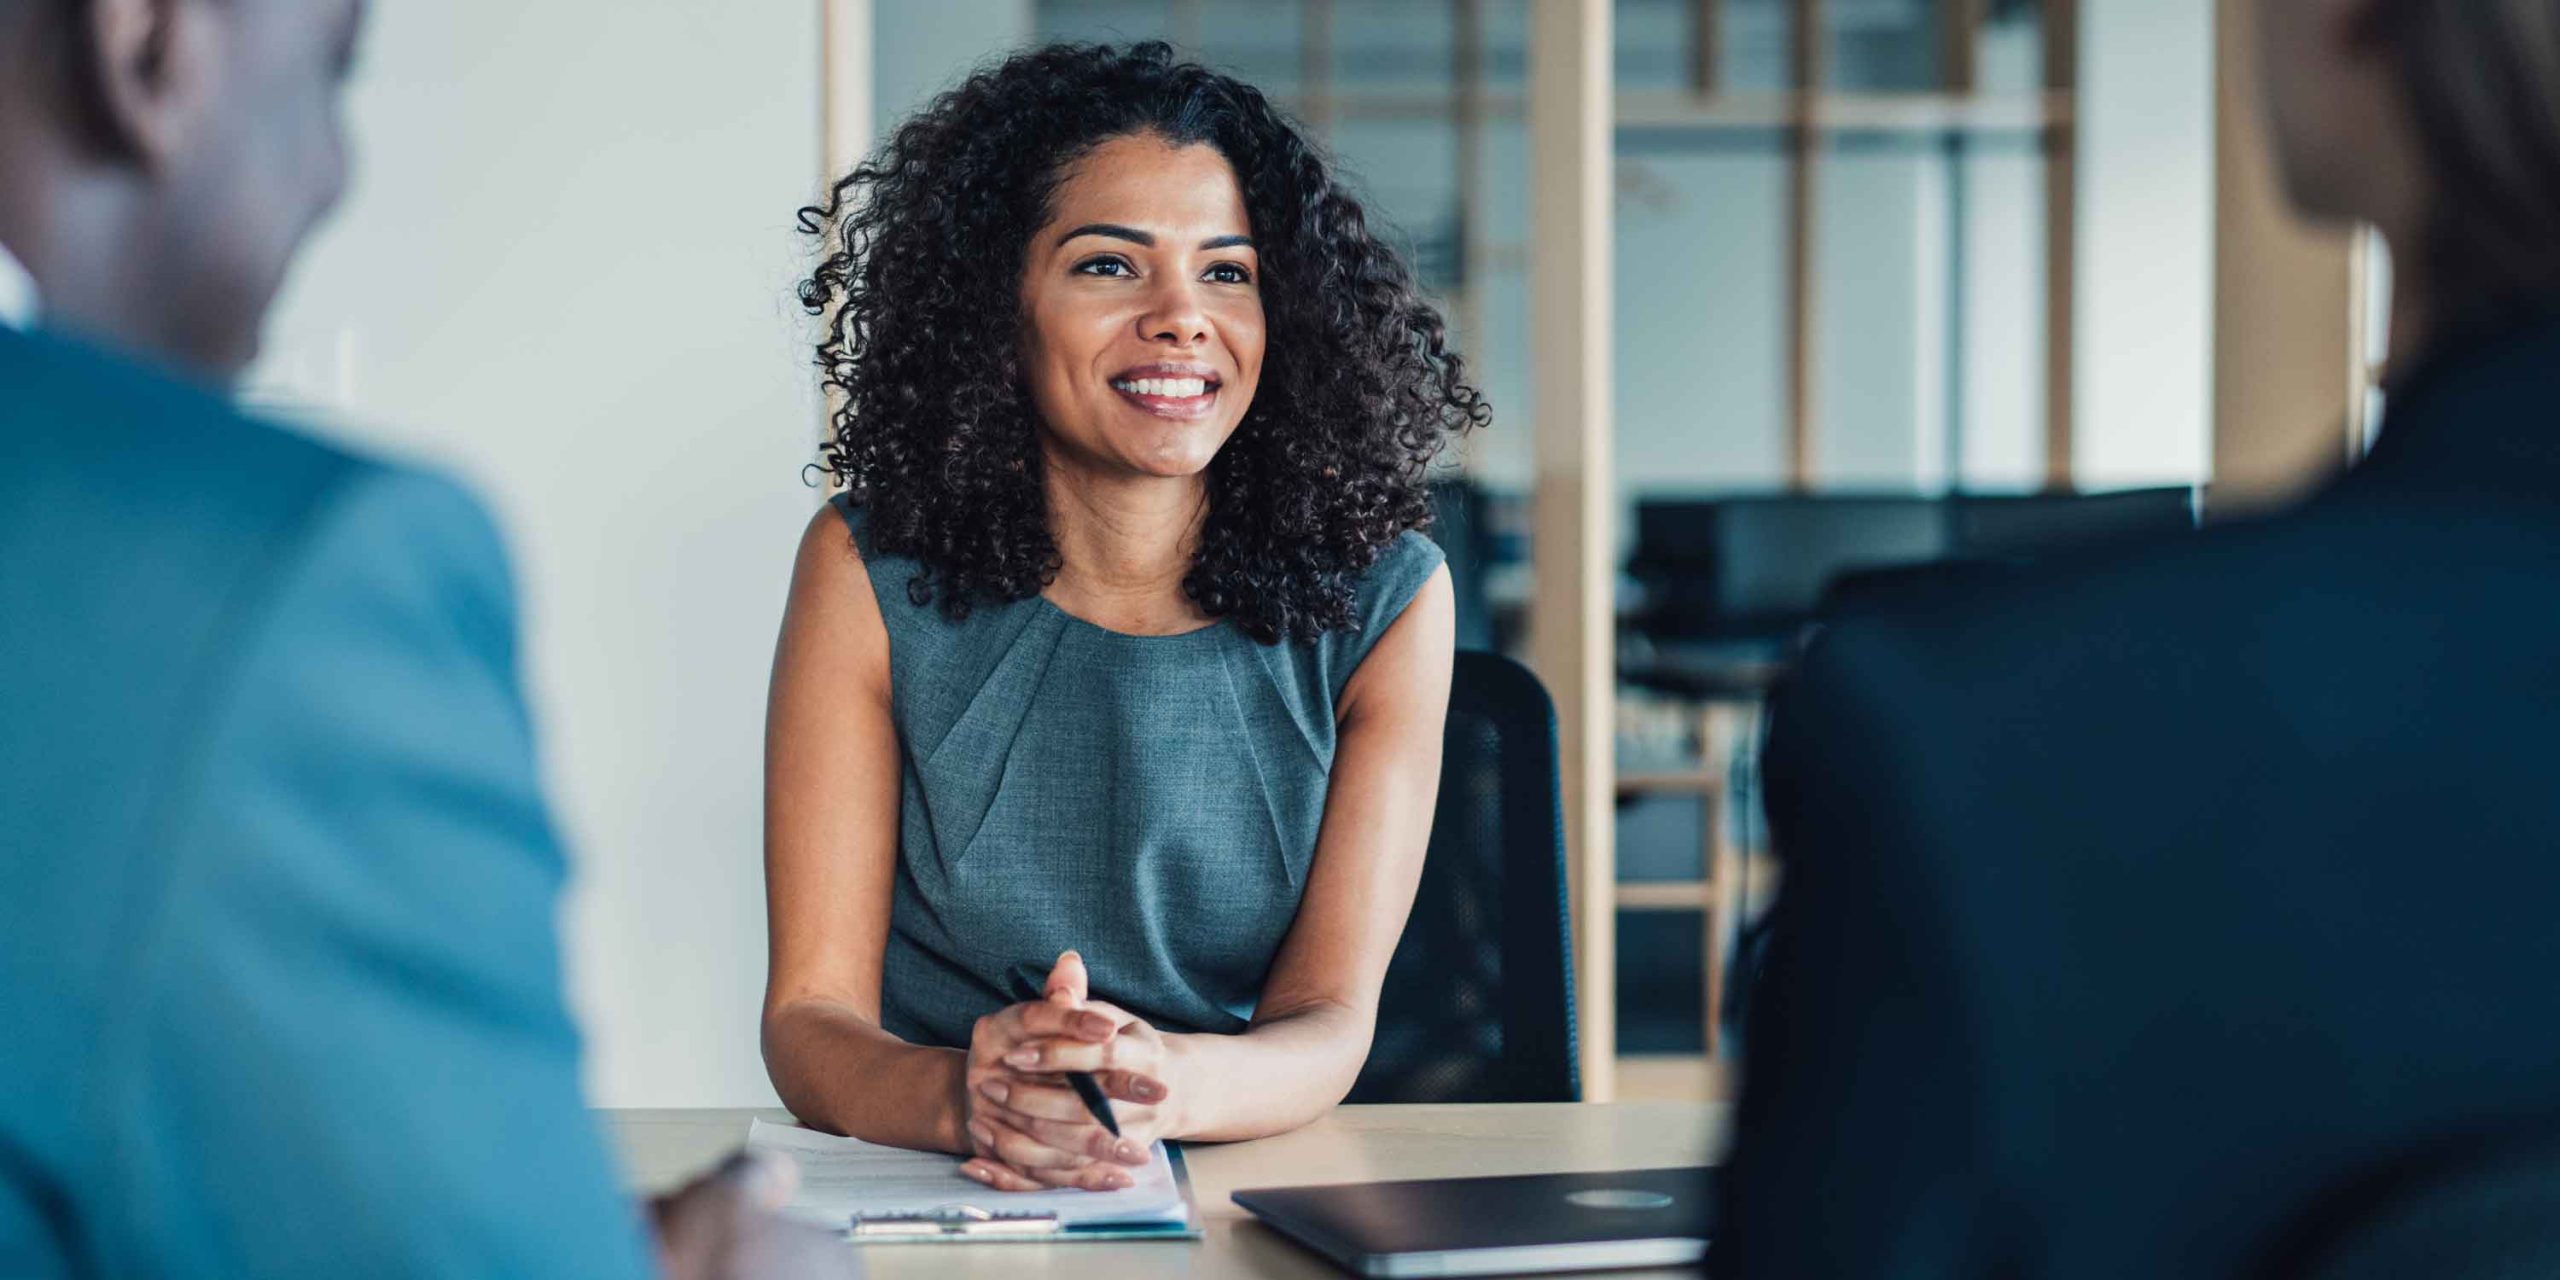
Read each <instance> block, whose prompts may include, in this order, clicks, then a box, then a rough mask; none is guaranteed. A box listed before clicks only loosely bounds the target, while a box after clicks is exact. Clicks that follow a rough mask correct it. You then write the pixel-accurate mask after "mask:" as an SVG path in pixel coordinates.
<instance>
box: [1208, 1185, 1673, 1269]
mask: <svg viewBox="0 0 2560 1280" xmlns="http://www.w3.org/2000/svg"><path fill="white" fill-rule="evenodd" d="M1233 1199H1234V1200H1235V1202H1236V1203H1237V1204H1238V1205H1241V1206H1243V1207H1244V1208H1245V1209H1247V1210H1249V1211H1250V1212H1252V1213H1253V1214H1254V1216H1256V1217H1259V1218H1261V1219H1262V1220H1263V1221H1264V1222H1266V1223H1268V1224H1270V1226H1271V1228H1272V1229H1273V1230H1275V1231H1278V1232H1280V1233H1281V1234H1282V1235H1285V1236H1288V1237H1289V1238H1291V1239H1293V1240H1296V1241H1297V1242H1298V1243H1300V1244H1302V1245H1305V1246H1306V1247H1308V1248H1310V1249H1313V1250H1315V1251H1316V1252H1317V1253H1320V1254H1323V1255H1324V1256H1326V1257H1328V1258H1331V1259H1332V1260H1333V1261H1334V1262H1336V1263H1337V1264H1339V1265H1341V1266H1342V1267H1344V1268H1346V1269H1348V1270H1349V1271H1351V1272H1352V1273H1353V1274H1356V1275H1363V1276H1381V1277H1405V1276H1491V1275H1517V1274H1523V1273H1530V1272H1545V1271H1582V1270H1592V1269H1597V1268H1603V1267H1643V1266H1682V1265H1687V1264H1690V1263H1695V1262H1697V1261H1699V1260H1701V1259H1703V1258H1705V1257H1706V1252H1707V1240H1708V1237H1709V1234H1710V1231H1711V1228H1712V1227H1713V1226H1714V1216H1715V1202H1716V1173H1715V1171H1714V1170H1713V1169H1709V1168H1678V1169H1635V1170H1628V1171H1625V1172H1618V1173H1540V1174H1526V1175H1518V1176H1513V1177H1502V1178H1441V1179H1432V1180H1428V1181H1419V1182H1364V1183H1352V1184H1348V1185H1343V1186H1329V1187H1264V1188H1256V1189H1253V1190H1248V1191H1238V1192H1236V1193H1235V1195H1234V1197H1233Z"/></svg>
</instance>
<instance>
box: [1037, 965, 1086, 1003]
mask: <svg viewBox="0 0 2560 1280" xmlns="http://www.w3.org/2000/svg"><path fill="white" fill-rule="evenodd" d="M1085 987H1086V979H1085V971H1084V957H1083V956H1080V955H1077V954H1076V953H1075V952H1072V951H1062V952H1060V953H1058V963H1056V964H1055V965H1052V966H1050V969H1049V982H1048V985H1047V987H1046V988H1045V989H1044V990H1043V991H1042V992H1041V998H1042V999H1044V1000H1047V1001H1049V1002H1050V1003H1053V1004H1059V1005H1064V1006H1066V1007H1067V1008H1070V1009H1079V1008H1082V1007H1084V999H1085V995H1086V990H1085Z"/></svg>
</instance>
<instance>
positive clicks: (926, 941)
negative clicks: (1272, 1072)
mask: <svg viewBox="0 0 2560 1280" xmlns="http://www.w3.org/2000/svg"><path fill="white" fill-rule="evenodd" d="M836 508H837V510H839V511H841V512H842V513H843V514H844V517H845V522H846V524H847V525H848V526H850V527H851V529H852V530H853V535H854V539H855V542H856V545H857V546H858V547H859V549H860V550H861V552H862V557H863V561H864V564H865V566H866V568H867V569H868V570H869V572H870V575H871V585H872V592H873V594H874V595H875V596H877V597H878V598H879V601H880V616H881V618H882V620H883V621H884V622H886V623H887V625H888V632H889V668H890V671H889V681H890V707H891V716H892V718H893V719H894V720H895V722H896V724H897V729H898V749H899V754H900V757H901V760H902V764H903V768H902V772H903V773H904V775H905V776H904V782H903V794H904V798H903V801H902V810H903V811H902V813H901V814H900V827H899V845H898V873H897V880H896V888H895V890H894V896H893V899H892V902H891V907H890V917H889V950H888V958H887V967H886V969H885V971H884V973H883V975H882V992H881V998H882V1008H881V1012H882V1022H883V1025H884V1026H886V1028H887V1029H888V1030H889V1032H890V1033H891V1034H894V1035H896V1036H899V1037H900V1038H902V1039H905V1040H908V1041H910V1042H913V1043H918V1044H936V1045H948V1046H952V1047H960V1046H965V1045H967V1044H968V1043H969V1028H970V1024H971V1023H973V1022H975V1021H976V1020H977V1019H978V1018H979V1016H981V1015H983V1014H987V1013H991V1012H994V1011H995V1010H997V1009H1000V1008H1002V1007H1004V1006H1006V1005H1009V1004H1015V1003H1019V1002H1021V1001H1025V1000H1036V999H1038V998H1039V997H1040V988H1041V980H1042V979H1044V978H1046V977H1047V976H1048V973H1049V966H1050V964H1051V962H1053V961H1054V960H1056V959H1057V956H1058V953H1059V952H1061V951H1065V950H1068V949H1070V948H1072V949H1074V950H1077V951H1080V952H1082V953H1083V955H1084V958H1085V964H1086V965H1087V967H1088V968H1089V969H1090V971H1091V973H1092V978H1093V993H1094V995H1095V996H1097V997H1099V998H1101V999H1105V1000H1109V1001H1111V1002H1112V1003H1114V1004H1117V1005H1120V1006H1121V1007H1123V1008H1125V1009H1127V1010H1129V1011H1130V1012H1131V1013H1133V1014H1136V1015H1138V1016H1139V1017H1141V1018H1144V1019H1146V1020H1147V1021H1148V1022H1149V1023H1151V1024H1153V1025H1154V1026H1156V1027H1157V1028H1159V1029H1161V1030H1164V1031H1170V1032H1201V1031H1207V1032H1221V1033H1233V1032H1237V1031H1241V1030H1243V1029H1244V1027H1245V1024H1246V1022H1247V1020H1249V1019H1250V1018H1251V1017H1252V1016H1253V1009H1254V1003H1255V1001H1256V1000H1258V999H1259V998H1260V996H1261V992H1262V982H1263V977H1264V975H1265V974H1266V973H1267V972H1268V971H1269V969H1270V967H1271V957H1272V955H1273V954H1274V953H1275V952H1277V951H1278V950H1279V947H1280V939H1281V937H1282V936H1283V935H1284V934H1286V933H1287V932H1288V930H1289V924H1290V922H1291V921H1292V920H1293V919H1295V918H1296V916H1297V912H1298V898H1299V894H1300V892H1301V891H1302V890H1303V889H1304V887H1305V885H1306V876H1307V867H1308V864H1309V862H1310V861H1311V860H1312V859H1313V857H1314V855H1315V845H1316V828H1317V826H1318V825H1319V823H1321V821H1322V820H1323V817H1324V800H1325V788H1326V784H1327V782H1328V780H1329V775H1330V771H1331V769H1332V766H1333V749H1334V723H1333V708H1334V704H1335V703H1336V701H1337V700H1338V699H1339V697H1340V695H1341V693H1342V686H1343V683H1344V682H1345V681H1346V680H1348V679H1350V677H1351V672H1352V671H1353V669H1354V668H1356V667H1358V666H1359V665H1360V660H1361V658H1362V657H1364V656H1366V655H1367V653H1368V651H1369V647H1370V646H1371V645H1372V644H1374V643H1376V641H1377V638H1378V637H1379V636H1380V635H1383V634H1384V633H1385V632H1386V630H1387V627H1388V625H1389V624H1391V623H1393V622H1394V621H1395V619H1396V617H1397V616H1398V615H1399V614H1401V613H1402V612H1403V611H1404V607H1405V605H1406V604H1407V603H1408V602H1410V601H1411V600H1412V599H1413V596H1414V593H1415V592H1416V591H1418V590H1420V589H1421V587H1422V584H1423V583H1424V582H1425V581H1426V580H1428V579H1429V578H1430V576H1431V573H1432V571H1433V570H1434V569H1436V568H1438V567H1439V564H1440V559H1441V557H1440V549H1439V548H1438V547H1437V546H1435V545H1433V544H1432V542H1431V541H1430V540H1429V539H1427V538H1425V537H1423V536H1422V535H1421V534H1418V533H1406V534H1405V535H1404V536H1403V537H1401V538H1400V539H1398V540H1397V541H1396V542H1395V543H1394V544H1393V545H1392V546H1390V547H1389V548H1388V549H1387V552H1386V554H1385V555H1383V556H1381V557H1380V558H1379V560H1378V562H1377V563H1376V564H1375V565H1373V566H1371V568H1370V569H1369V572H1368V574H1367V575H1366V576H1365V577H1364V579H1363V580H1362V582H1361V583H1360V585H1359V588H1358V591H1357V596H1356V601H1357V603H1356V606H1355V609H1354V612H1355V614H1356V616H1357V617H1358V618H1359V620H1360V624H1361V625H1360V629H1359V630H1358V631H1357V632H1336V633H1331V634H1327V635H1326V636H1324V637H1323V638H1321V639H1319V640H1316V641H1313V642H1283V643H1281V644H1279V645H1262V644H1257V643H1255V642H1254V641H1253V640H1252V639H1251V638H1250V637H1248V636H1246V635H1245V634H1244V633H1243V632H1242V631H1241V630H1239V629H1237V628H1236V627H1235V626H1234V625H1232V624H1231V623H1229V622H1225V621H1220V622H1218V623H1216V624H1214V625H1211V626H1209V627H1206V628H1204V629H1202V630H1198V631H1193V632H1190V633H1188V634H1184V635H1174V636H1132V635H1124V634H1122V633H1120V632H1116V631H1110V630H1106V629H1104V628H1102V627H1099V626H1096V625H1094V624H1092V623H1089V622H1085V621H1082V620H1080V619H1077V618H1075V617H1072V616H1070V615H1068V614H1067V613H1066V612H1065V611H1063V610H1061V609H1059V608H1058V607H1057V606H1056V605H1053V604H1051V603H1049V602H1048V600H1046V599H1045V598H1043V597H1040V596H1033V597H1031V598H1030V599H1028V600H1021V601H1017V602H1015V603H1013V604H1009V605H993V606H988V605H981V606H979V607H978V608H977V609H975V610H973V611H972V612H971V613H970V614H969V616H968V617H967V618H966V619H964V620H962V621H959V622H953V621H951V620H950V619H949V618H947V617H945V616H944V615H943V612H942V610H941V607H940V606H939V605H938V604H926V605H921V606H919V605H916V604H914V603H912V602H910V601H909V600H908V599H907V583H908V581H909V580H910V579H912V578H913V577H914V576H915V573H916V564H915V562H914V561H912V560H909V559H905V558H903V557H897V556H881V555H879V554H877V552H876V551H875V550H874V549H873V547H872V545H871V541H870V539H869V537H868V535H867V534H866V533H865V530H864V520H863V513H862V512H861V511H860V510H859V509H857V508H854V507H852V506H850V505H848V504H847V503H846V502H845V500H844V499H843V498H842V497H838V498H837V499H836Z"/></svg>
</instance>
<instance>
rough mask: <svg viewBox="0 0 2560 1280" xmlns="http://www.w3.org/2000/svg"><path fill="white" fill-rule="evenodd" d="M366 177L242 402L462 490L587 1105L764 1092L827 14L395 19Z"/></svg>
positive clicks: (683, 6)
mask: <svg viewBox="0 0 2560 1280" xmlns="http://www.w3.org/2000/svg"><path fill="white" fill-rule="evenodd" d="M373 21H374V26H373V28H372V30H371V32H370V34H369V38H368V39H367V41H366V47H365V51H364V63H363V67H362V70H361V73H360V80H359V83H358V86H357V89H356V92H355V99H354V110H353V121H354V132H355V135H356V138H357V140H358V142H357V145H358V147H359V149H360V154H359V157H358V165H359V168H358V178H357V187H356V190H355V192H354V194H353V197H352V199H351V201H350V202H349V204H348V205H347V206H346V208H345V209H343V210H342V211H341V213H340V214H339V216H338V218H337V220H336V221H335V223H334V224H333V225H331V226H330V227H329V228H327V229H326V230H325V231H324V233H323V234H322V236H321V238H320V240H319V242H318V244H317V245H316V247H315V251H314V252H313V253H312V255H311V256H310V257H309V258H308V259H307V260H306V262H305V263H304V264H303V267H302V269H301V270H300V272H299V273H298V274H297V276H296V277H295V278H294V280H293V282H292V284H291V285H290V287H289V290H288V293H287V296H286V299H285V301H284V305H283V308H282V310H281V313H280V315H279V317H278V320H277V323H276V325H275V326H274V328H273V330H272V331H271V335H270V346H269V351H270V356H269V358H268V360H267V361H266V362H265V363H264V365H263V367H262V369H261V370H260V371H259V376H258V379H257V390H256V393H255V394H256V395H258V396H260V397H262V398H267V399H270V400H276V399H281V400H285V401H289V402H294V403H297V404H299V405H301V406H303V407H305V408H309V409H313V410H316V411H318V412H319V413H320V414H321V415H323V416H325V417H327V418H329V419H330V420H332V421H333V422H334V423H336V424H337V425H336V426H335V427H334V428H333V429H334V430H337V431H340V432H343V434H345V435H346V436H348V437H351V438H353V439H356V440H359V441H364V442H369V443H373V444H377V445H381V446H386V447H390V448H394V449H397V450H400V451H404V452H409V453H414V454H423V455H426V456H428V457H431V458H436V459H441V460H444V461H445V462H447V463H449V464H451V465H453V466H456V467H458V468H460V469H461V470H463V471H464V472H466V473H467V474H469V475H470V476H471V477H472V478H474V479H475V480H476V481H477V482H478V483H479V485H480V486H481V489H482V491H483V492H484V493H485V494H486V495H487V496H488V497H489V498H490V499H491V500H492V502H493V503H494V505H495V507H496V509H497V511H498V513H499V516H500V518H501V521H502V523H503V524H504V525H505V526H506V528H507V530H508V532H509V534H510V535H511V538H512V542H513V545H514V547H515V551H516V556H517V570H518V578H519V581H520V584H521V587H522V596H523V604H524V611H525V616H526V621H527V625H528V628H529V637H530V641H531V644H530V649H529V670H528V675H529V677H530V679H531V682H532V686H533V690H534V703H535V710H536V714H537V716H538V721H539V724H540V726H541V729H542V735H543V748H544V752H543V754H544V759H545V767H546V769H547V771H548V776H549V780H550V782H551V791H552V795H553V797H554V800H555V802H556V807H557V809H558V811H559V813H560V816H561V818H562V820H563V823H564V826H565V827H566V829H567V832H568V834H569V836H570V839H571V842H572V844H573V847H574V853H575V858H576V861H575V866H576V886H575V889H574V892H573V897H572V902H571V908H570V911H569V917H570V919H569V924H570V929H569V932H570V938H571V943H572V950H571V966H572V971H573V973H572V978H573V981H572V990H573V994H574V996H575V998H576V1003H577V1006H578V1008H579V1009H580V1011H581V1013H582V1015H583V1018H584V1021H585V1023H586V1025H587V1028H588V1031H589V1034H590V1045H591V1050H590V1059H589V1063H588V1067H589V1077H590V1082H591V1085H592V1088H593V1093H594V1096H595V1097H596V1099H597V1100H598V1101H600V1102H603V1103H606V1104H613V1105H673V1104H686V1105H709V1104H746V1103H761V1102H768V1101H770V1100H771V1098H772V1093H771V1090H770V1089H769V1087H768V1086H767V1084H766V1082H765V1078H764V1071H763V1067H762V1065H761V1062H760V1061H759V1059H758V1056H757V1050H756V1021H755V1010H756V1003H757V1000H758V997H759V994H760V991H761V985H762V981H763V969H764V954H763V946H764V928H763V912H762V885H763V877H762V871H761V867H760V863H759V828H760V821H761V819H760V799H759V787H760V768H761V767H760V760H759V753H760V750H761V737H762V732H763V719H764V682H765V674H766V670H767V667H768V665H769V663H770V660H771V654H772V641H773V633H774V626H775V623H776V621H777V619H778V617H779V615H780V609H781V604H782V600H783V594H784V590H785V585H786V581H787V575H788V571H789V567H790V558H791V552H792V547H793V544H794V541H795V539H796V536H797V533H798V530H799V527H800V525H801V523H802V521H803V520H804V519H805V518H806V516H807V514H808V512H809V511H810V510H811V509H812V507H813V506H814V505H815V503H816V501H817V498H816V496H815V494H814V493H813V491H812V490H810V489H809V488H807V487H805V486H804V485H803V483H802V481H801V477H800V468H801V466H802V464H803V463H805V462H807V461H808V460H809V457H810V454H811V449H812V446H813V444H814V442H815V439H816V433H817V414H818V409H817V404H816V399H815V394H814V390H813V384H812V379H811V377H810V375H809V373H808V370H807V365H808V358H807V346H806V337H807V333H808V331H807V327H806V323H805V321H803V320H802V318H801V317H800V315H799V312H798V308H797V306H796V304H795V303H794V302H793V301H792V300H791V297H790V292H789V291H790V286H791V284H792V282H793V280H794V278H795V276H796V274H797V273H798V271H799V269H800V267H801V265H802V259H803V255H804V253H805V252H806V250H805V249H804V246H803V245H802V243H801V240H800V237H798V236H797V235H796V234H795V233H794V232H793V230H792V226H791V220H792V214H793V211H794V210H795V209H796V208H797V207H798V206H799V205H800V204H802V203H803V202H805V201H806V200H807V199H809V197H810V196H811V195H812V194H813V193H814V192H815V191H816V189H817V181H816V179H817V174H816V164H817V157H818V145H819V143H818V65H817V56H818V55H817V43H816V9H815V7H814V6H813V5H812V4H808V3H772V4H768V3H757V4H744V5H708V4H701V3H696V2H694V0H613V2H610V3H608V2H607V0H576V2H570V0H550V2H548V3H543V4H523V3H517V2H515V0H450V2H448V3H424V4H409V3H404V4H382V5H375V6H374V7H373Z"/></svg>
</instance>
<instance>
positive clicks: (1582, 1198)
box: [1564, 1188, 1671, 1209]
mask: <svg viewBox="0 0 2560 1280" xmlns="http://www.w3.org/2000/svg"><path fill="white" fill-rule="evenodd" d="M1564 1199H1565V1203H1566V1204H1570V1205H1573V1206H1574V1207H1576V1208H1581V1209H1668V1208H1670V1207H1671V1197H1669V1196H1666V1195H1664V1194H1662V1193H1661V1192H1659V1191H1617V1190H1611V1189H1608V1188H1602V1189H1600V1190H1597V1191H1576V1192H1574V1193H1573V1194H1571V1195H1569V1196H1566V1197H1565V1198H1564Z"/></svg>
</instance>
